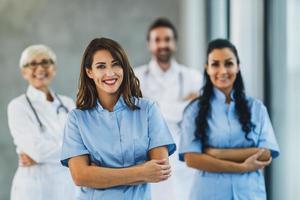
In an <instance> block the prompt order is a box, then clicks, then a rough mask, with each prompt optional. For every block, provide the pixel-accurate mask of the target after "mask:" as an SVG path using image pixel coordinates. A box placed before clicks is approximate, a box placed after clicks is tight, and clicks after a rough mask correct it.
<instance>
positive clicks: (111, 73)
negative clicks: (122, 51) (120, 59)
mask: <svg viewBox="0 0 300 200" xmlns="http://www.w3.org/2000/svg"><path fill="white" fill-rule="evenodd" d="M106 74H107V76H113V75H114V74H115V73H114V71H113V69H112V68H108V69H107V72H106Z"/></svg>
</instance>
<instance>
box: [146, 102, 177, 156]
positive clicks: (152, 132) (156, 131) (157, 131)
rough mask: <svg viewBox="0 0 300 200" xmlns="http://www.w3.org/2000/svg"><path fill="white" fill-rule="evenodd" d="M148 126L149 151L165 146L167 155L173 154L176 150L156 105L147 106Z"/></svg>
mask: <svg viewBox="0 0 300 200" xmlns="http://www.w3.org/2000/svg"><path fill="white" fill-rule="evenodd" d="M148 124H149V126H148V132H149V138H150V144H149V150H150V149H153V148H155V147H160V146H166V147H167V148H168V152H169V155H171V154H173V153H174V152H175V150H176V145H175V143H174V141H173V138H172V135H171V133H170V131H169V128H168V126H167V123H166V122H165V120H164V118H163V117H162V114H161V112H160V111H159V109H158V106H157V104H156V103H153V104H152V105H150V106H149V111H148Z"/></svg>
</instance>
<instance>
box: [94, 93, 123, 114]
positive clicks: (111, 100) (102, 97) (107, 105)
mask: <svg viewBox="0 0 300 200" xmlns="http://www.w3.org/2000/svg"><path fill="white" fill-rule="evenodd" d="M119 97H120V95H119V94H102V93H99V92H98V99H99V102H100V104H101V106H102V107H103V108H104V109H106V110H108V111H109V112H112V111H113V110H114V107H115V105H116V103H117V101H118V99H119Z"/></svg>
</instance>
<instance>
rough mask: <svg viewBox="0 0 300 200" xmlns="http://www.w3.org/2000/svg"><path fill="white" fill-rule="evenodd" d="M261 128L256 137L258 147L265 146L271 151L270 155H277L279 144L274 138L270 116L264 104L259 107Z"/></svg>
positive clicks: (274, 156)
mask: <svg viewBox="0 0 300 200" xmlns="http://www.w3.org/2000/svg"><path fill="white" fill-rule="evenodd" d="M260 121H261V130H260V136H259V139H258V147H260V148H266V149H269V150H270V151H271V154H272V157H273V158H276V157H277V156H279V152H280V151H279V146H278V143H277V141H276V138H275V134H274V130H273V127H272V124H271V120H270V117H269V115H268V112H267V109H266V107H265V106H264V105H262V108H261V120H260Z"/></svg>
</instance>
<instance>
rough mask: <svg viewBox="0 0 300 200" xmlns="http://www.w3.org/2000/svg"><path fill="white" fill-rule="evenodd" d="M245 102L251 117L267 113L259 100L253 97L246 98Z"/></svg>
mask: <svg viewBox="0 0 300 200" xmlns="http://www.w3.org/2000/svg"><path fill="white" fill-rule="evenodd" d="M247 101H248V105H249V107H250V110H251V113H252V115H260V114H261V113H263V112H267V108H266V106H265V105H264V103H263V102H262V101H261V100H259V99H257V98H254V97H247Z"/></svg>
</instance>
